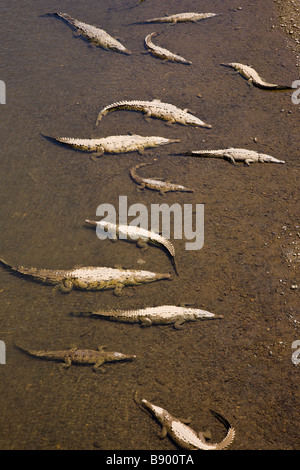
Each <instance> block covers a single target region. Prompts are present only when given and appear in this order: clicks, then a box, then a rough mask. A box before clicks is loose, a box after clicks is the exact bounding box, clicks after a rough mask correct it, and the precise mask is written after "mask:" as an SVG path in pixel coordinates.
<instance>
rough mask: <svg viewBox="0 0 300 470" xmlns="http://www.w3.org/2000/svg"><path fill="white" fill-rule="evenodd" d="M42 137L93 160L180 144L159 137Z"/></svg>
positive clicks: (173, 140) (176, 140) (177, 140)
mask: <svg viewBox="0 0 300 470" xmlns="http://www.w3.org/2000/svg"><path fill="white" fill-rule="evenodd" d="M42 135H43V134H42ZM43 137H45V138H47V139H50V140H54V141H56V142H59V143H61V144H65V145H68V146H70V147H73V148H75V149H77V150H81V151H85V152H92V153H93V157H95V158H98V157H101V156H102V155H103V154H104V153H127V152H139V153H140V154H142V153H143V151H144V150H145V149H146V148H150V147H159V146H161V145H167V144H172V143H176V142H180V140H179V139H167V138H165V137H159V136H146V137H144V136H141V135H136V134H132V135H113V136H109V137H102V138H100V139H77V138H73V137H51V136H47V135H43Z"/></svg>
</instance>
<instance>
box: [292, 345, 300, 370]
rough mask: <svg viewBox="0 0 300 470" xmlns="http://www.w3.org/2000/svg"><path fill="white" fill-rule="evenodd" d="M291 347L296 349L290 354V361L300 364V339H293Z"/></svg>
mask: <svg viewBox="0 0 300 470" xmlns="http://www.w3.org/2000/svg"><path fill="white" fill-rule="evenodd" d="M296 348H298V349H296ZM292 349H296V351H294V352H293V354H292V363H293V364H296V365H297V364H300V339H296V340H295V341H293V343H292Z"/></svg>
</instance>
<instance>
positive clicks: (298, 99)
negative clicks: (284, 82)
mask: <svg viewBox="0 0 300 470" xmlns="http://www.w3.org/2000/svg"><path fill="white" fill-rule="evenodd" d="M292 88H297V90H296V91H294V93H293V94H292V103H293V104H300V80H295V81H294V82H293V83H292Z"/></svg>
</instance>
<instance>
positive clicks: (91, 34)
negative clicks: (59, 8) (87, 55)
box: [54, 12, 131, 54]
mask: <svg viewBox="0 0 300 470" xmlns="http://www.w3.org/2000/svg"><path fill="white" fill-rule="evenodd" d="M54 15H57V16H59V17H60V18H62V19H63V20H65V21H66V22H67V23H68V24H69V25H71V26H72V27H74V28H75V29H76V31H77V32H78V34H80V35H81V36H83V37H84V38H85V39H87V40H88V41H89V42H90V43H91V44H93V45H95V46H100V47H102V48H103V49H108V50H109V49H110V50H112V51H115V52H121V53H123V54H131V52H130V51H129V50H128V49H126V47H124V46H123V44H121V43H120V42H119V41H118V40H117V39H115V38H113V37H112V36H110V35H109V34H108V33H107V32H106V31H104V30H103V29H100V28H97V27H96V26H92V25H89V24H86V23H83V22H82V21H78V20H76V19H75V18H72V17H71V16H70V15H68V14H67V13H59V12H56V13H54Z"/></svg>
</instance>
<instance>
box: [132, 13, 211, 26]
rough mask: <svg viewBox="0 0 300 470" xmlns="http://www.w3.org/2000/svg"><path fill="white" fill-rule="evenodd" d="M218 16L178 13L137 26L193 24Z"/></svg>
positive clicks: (152, 19) (143, 22)
mask: <svg viewBox="0 0 300 470" xmlns="http://www.w3.org/2000/svg"><path fill="white" fill-rule="evenodd" d="M214 16H218V14H217V13H194V12H191V13H177V14H175V15H166V16H162V17H158V18H151V19H150V20H144V21H140V22H139V23H135V24H145V23H182V22H187V21H189V22H192V23H195V22H197V21H200V20H205V19H207V18H213V17H214Z"/></svg>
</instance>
